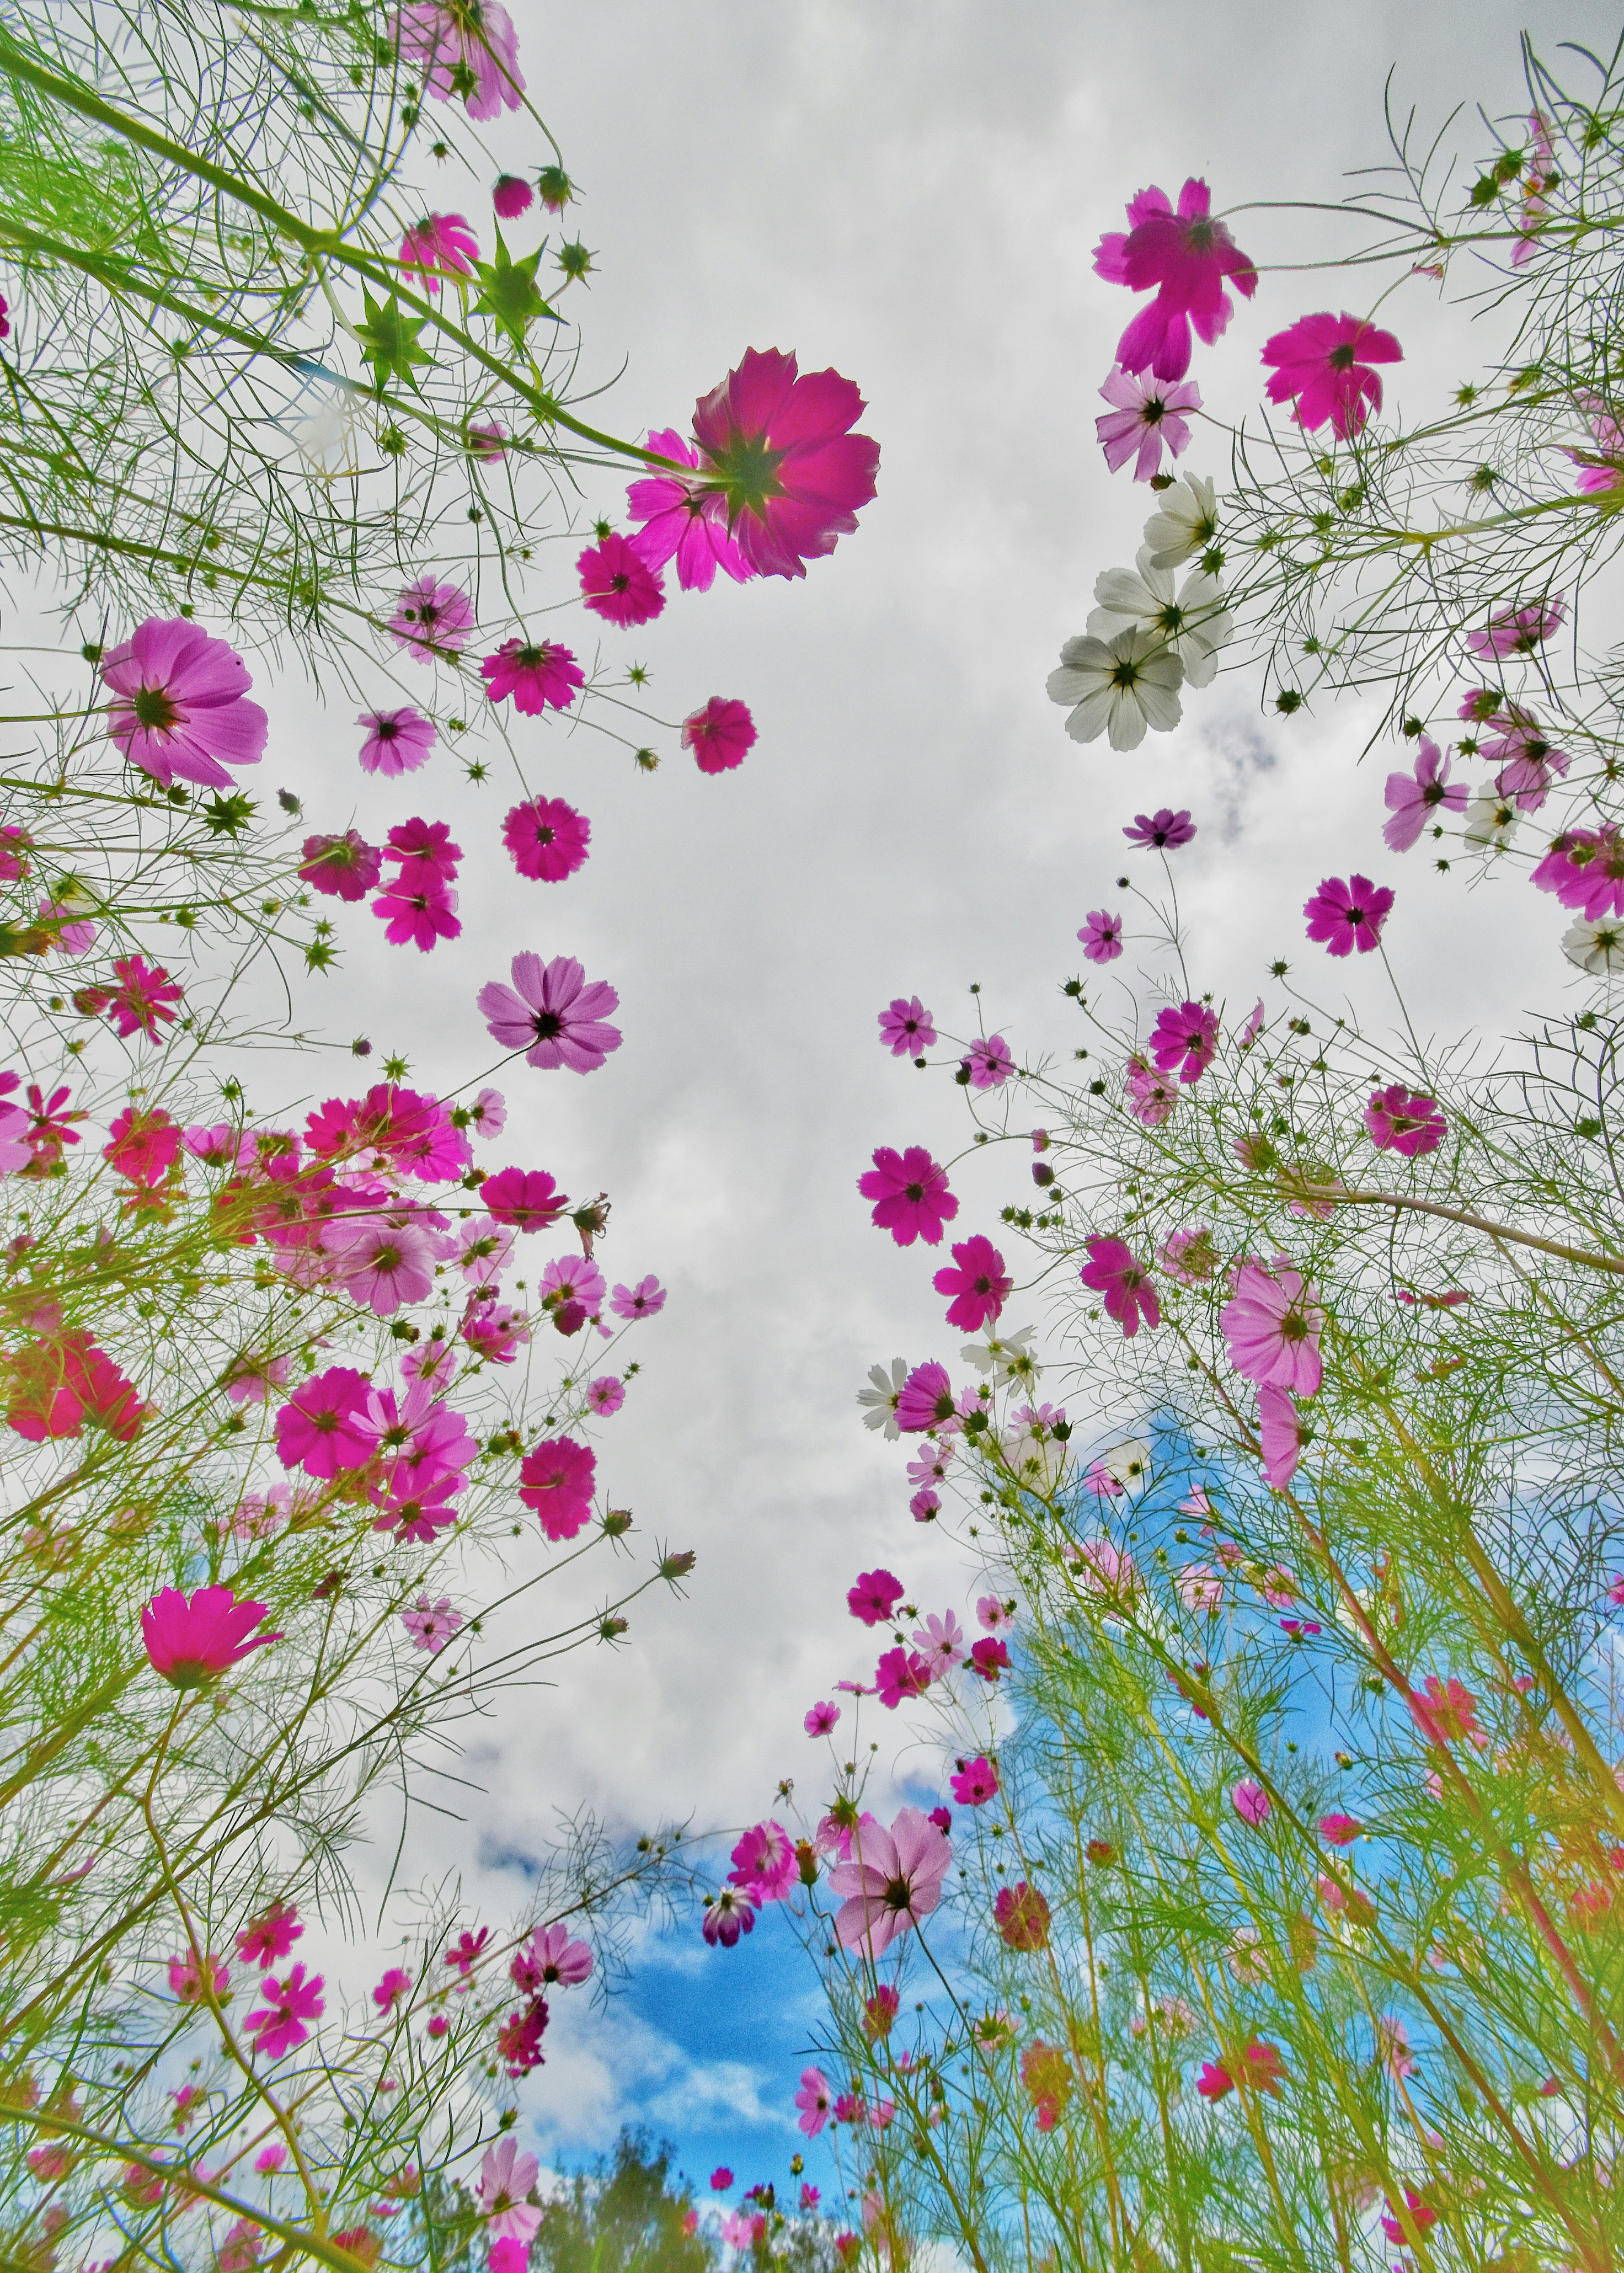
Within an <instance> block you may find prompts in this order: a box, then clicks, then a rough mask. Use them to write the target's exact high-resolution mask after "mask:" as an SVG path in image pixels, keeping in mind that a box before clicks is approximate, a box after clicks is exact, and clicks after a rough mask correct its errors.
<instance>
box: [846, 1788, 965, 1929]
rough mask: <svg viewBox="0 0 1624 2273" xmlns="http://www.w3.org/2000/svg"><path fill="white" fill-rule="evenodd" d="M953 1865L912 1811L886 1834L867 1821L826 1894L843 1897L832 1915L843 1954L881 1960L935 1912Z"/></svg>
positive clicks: (938, 1837) (931, 1828)
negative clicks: (855, 1953) (858, 1953)
mask: <svg viewBox="0 0 1624 2273" xmlns="http://www.w3.org/2000/svg"><path fill="white" fill-rule="evenodd" d="M952 1859H953V1850H952V1848H951V1845H950V1844H949V1843H948V1841H947V1840H946V1839H945V1838H944V1835H943V1834H942V1833H941V1832H940V1831H939V1830H938V1829H937V1827H936V1825H935V1824H934V1823H932V1822H931V1820H930V1819H929V1816H926V1815H921V1813H920V1812H919V1810H918V1808H916V1807H905V1808H904V1809H903V1810H902V1812H901V1813H900V1814H899V1815H898V1818H897V1819H896V1821H895V1822H894V1823H893V1824H892V1825H891V1829H890V1830H889V1831H887V1830H886V1829H885V1828H884V1827H883V1826H882V1825H881V1824H878V1823H876V1822H875V1820H874V1819H873V1818H872V1817H866V1818H865V1819H864V1820H863V1822H862V1824H861V1827H860V1828H859V1830H858V1832H857V1834H856V1837H855V1839H854V1840H853V1846H852V1860H851V1861H850V1862H849V1863H842V1864H839V1865H838V1868H837V1869H835V1870H834V1871H832V1872H831V1873H830V1879H829V1886H830V1891H831V1893H832V1894H839V1895H841V1896H842V1897H843V1900H842V1902H841V1904H840V1908H839V1909H838V1911H837V1912H836V1913H835V1939H836V1940H837V1941H838V1943H839V1945H840V1947H841V1948H842V1949H855V1948H861V1949H862V1950H863V1951H864V1952H865V1954H867V1955H868V1956H869V1957H881V1956H883V1954H884V1953H885V1952H886V1950H888V1949H889V1948H890V1947H891V1943H892V1942H893V1941H897V1940H898V1939H900V1938H901V1936H902V1935H904V1934H905V1933H907V1932H910V1931H911V1930H912V1928H914V1926H916V1925H917V1924H919V1922H920V1920H921V1918H923V1917H929V1915H930V1913H931V1911H932V1910H933V1909H935V1908H936V1904H937V1903H938V1902H940V1901H941V1899H942V1881H943V1880H944V1879H945V1878H946V1876H947V1873H948V1869H949V1866H950V1865H951V1862H952Z"/></svg>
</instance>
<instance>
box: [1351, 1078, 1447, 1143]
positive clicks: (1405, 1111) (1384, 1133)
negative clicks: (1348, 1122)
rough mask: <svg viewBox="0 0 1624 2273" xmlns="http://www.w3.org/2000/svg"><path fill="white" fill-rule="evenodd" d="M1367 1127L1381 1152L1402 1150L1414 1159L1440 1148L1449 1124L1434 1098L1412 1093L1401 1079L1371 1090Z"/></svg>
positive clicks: (1367, 1108)
mask: <svg viewBox="0 0 1624 2273" xmlns="http://www.w3.org/2000/svg"><path fill="white" fill-rule="evenodd" d="M1447 1126H1448V1124H1447V1121H1445V1119H1444V1116H1443V1114H1441V1113H1440V1111H1439V1109H1438V1105H1437V1101H1436V1099H1433V1098H1430V1097H1415V1096H1412V1095H1411V1094H1410V1091H1409V1090H1407V1089H1406V1088H1405V1087H1404V1084H1402V1082H1398V1081H1395V1082H1394V1083H1393V1084H1391V1086H1390V1087H1388V1088H1387V1089H1372V1091H1371V1094H1370V1103H1369V1104H1368V1105H1367V1106H1365V1128H1366V1129H1368V1130H1369V1131H1370V1137H1371V1142H1372V1144H1374V1145H1375V1147H1376V1149H1377V1151H1378V1152H1402V1154H1403V1156H1404V1158H1405V1159H1407V1160H1413V1159H1417V1157H1418V1155H1419V1154H1421V1153H1423V1152H1436V1151H1437V1149H1438V1147H1439V1146H1440V1144H1442V1143H1443V1140H1444V1137H1445V1134H1446V1131H1447Z"/></svg>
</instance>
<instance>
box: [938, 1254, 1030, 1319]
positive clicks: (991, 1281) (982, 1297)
mask: <svg viewBox="0 0 1624 2273" xmlns="http://www.w3.org/2000/svg"><path fill="white" fill-rule="evenodd" d="M930 1283H931V1285H932V1286H933V1287H935V1288H936V1292H937V1294H949V1295H951V1297H952V1300H951V1302H949V1304H948V1306H947V1323H948V1324H949V1325H950V1326H956V1327H957V1328H958V1329H959V1332H960V1333H966V1334H978V1333H980V1332H981V1328H982V1327H983V1326H987V1325H990V1324H992V1323H993V1321H994V1320H995V1319H996V1317H997V1316H998V1313H999V1312H1000V1311H1001V1310H1002V1309H1003V1308H1004V1298H1005V1296H1006V1295H1007V1294H1009V1292H1010V1289H1011V1287H1012V1286H1013V1285H1014V1283H1015V1282H1014V1280H1013V1279H1010V1278H1008V1277H1007V1276H1006V1275H1005V1272H1004V1257H1003V1256H1002V1255H1000V1254H999V1252H998V1250H997V1249H996V1247H995V1246H994V1245H993V1243H992V1242H991V1240H990V1239H986V1238H983V1237H982V1235H981V1233H980V1232H977V1234H975V1237H974V1239H965V1240H960V1242H959V1244H958V1246H957V1247H955V1248H954V1249H953V1260H952V1262H951V1264H944V1266H943V1268H942V1269H941V1270H940V1271H938V1272H936V1277H935V1278H934V1279H932V1280H931V1282H930Z"/></svg>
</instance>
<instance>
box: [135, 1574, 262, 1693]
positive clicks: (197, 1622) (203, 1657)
mask: <svg viewBox="0 0 1624 2273" xmlns="http://www.w3.org/2000/svg"><path fill="white" fill-rule="evenodd" d="M268 1616H269V1612H268V1611H267V1609H266V1607H265V1604H264V1603H263V1602H238V1601H237V1597H236V1595H235V1594H233V1593H232V1592H231V1589H230V1588H229V1587H199V1588H198V1590H197V1592H196V1594H193V1595H192V1598H191V1600H190V1601H188V1600H187V1598H186V1596H185V1595H184V1594H182V1593H181V1592H180V1590H179V1588H178V1587H164V1589H163V1591H162V1594H154V1596H153V1598H152V1600H151V1602H148V1603H147V1605H146V1606H145V1608H144V1609H142V1612H141V1639H142V1640H143V1641H144V1642H145V1643H146V1645H147V1659H148V1662H150V1664H151V1666H152V1669H153V1671H154V1673H161V1674H162V1676H163V1678H164V1679H165V1680H166V1681H167V1682H168V1683H169V1685H170V1687H171V1688H173V1689H207V1686H208V1684H209V1683H210V1682H211V1681H215V1680H218V1678H219V1677H220V1676H221V1675H222V1673H226V1672H229V1670H230V1669H231V1667H232V1666H234V1665H237V1664H239V1663H240V1662H242V1660H243V1659H244V1658H245V1657H246V1656H247V1655H248V1654H249V1652H250V1651H251V1650H255V1649H265V1648H266V1647H268V1645H269V1644H270V1643H272V1642H274V1641H281V1640H282V1635H281V1634H279V1633H271V1634H259V1635H256V1636H255V1637H254V1639H252V1641H251V1640H250V1639H249V1636H250V1635H251V1634H252V1633H253V1630H254V1628H255V1627H256V1626H262V1625H263V1624H265V1621H266V1619H267V1617H268Z"/></svg>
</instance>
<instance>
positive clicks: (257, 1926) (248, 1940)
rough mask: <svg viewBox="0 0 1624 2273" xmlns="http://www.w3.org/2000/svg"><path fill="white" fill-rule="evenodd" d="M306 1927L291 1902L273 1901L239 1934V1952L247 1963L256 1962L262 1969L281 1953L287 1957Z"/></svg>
mask: <svg viewBox="0 0 1624 2273" xmlns="http://www.w3.org/2000/svg"><path fill="white" fill-rule="evenodd" d="M304 1931H305V1929H304V1927H303V1926H302V1925H301V1924H299V1914H298V1912H297V1909H294V1907H293V1905H292V1903H291V1902H273V1903H272V1904H271V1905H270V1907H269V1909H264V1910H261V1911H260V1913H259V1917H256V1918H250V1920H249V1921H248V1924H246V1925H245V1926H244V1928H243V1930H242V1932H241V1933H239V1934H238V1935H237V1955H238V1956H239V1957H240V1958H241V1959H242V1961H243V1962H244V1965H257V1966H258V1967H259V1970H260V1971H261V1972H262V1973H263V1972H264V1971H265V1969H266V1968H267V1966H270V1965H274V1964H275V1962H276V1961H277V1959H278V1958H279V1957H286V1955H287V1954H288V1953H289V1950H290V1949H291V1948H292V1947H293V1945H294V1943H295V1942H296V1941H297V1939H299V1937H300V1935H301V1934H302V1933H303V1932H304Z"/></svg>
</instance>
